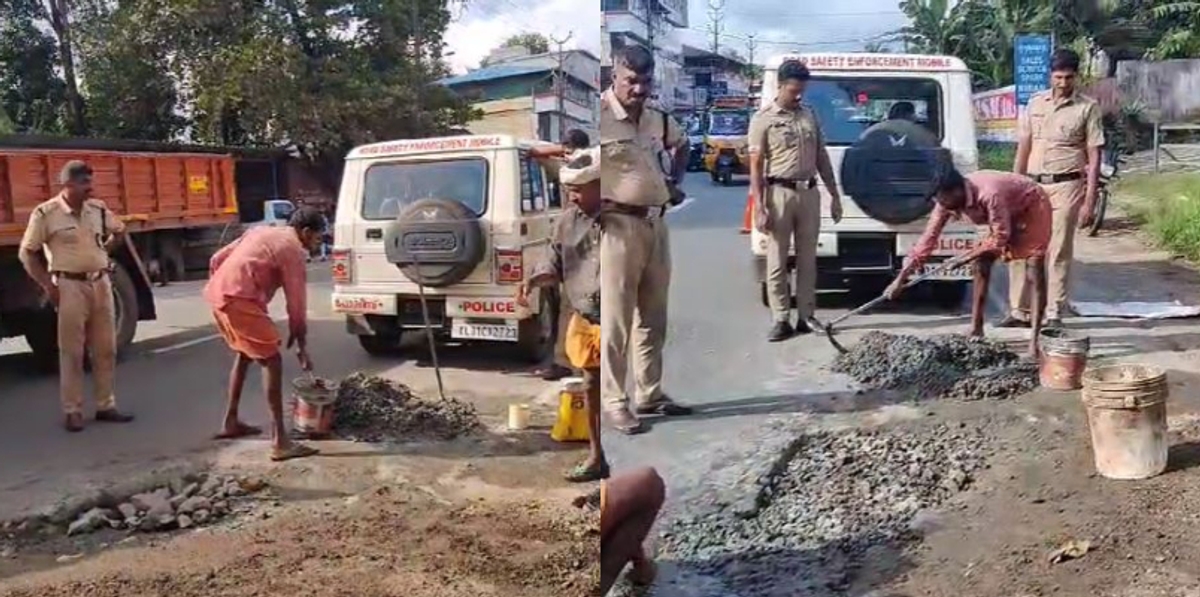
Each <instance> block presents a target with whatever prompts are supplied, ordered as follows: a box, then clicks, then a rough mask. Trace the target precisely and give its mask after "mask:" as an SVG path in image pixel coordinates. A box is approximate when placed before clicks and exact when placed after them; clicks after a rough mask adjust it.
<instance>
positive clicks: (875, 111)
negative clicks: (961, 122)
mask: <svg viewBox="0 0 1200 597" xmlns="http://www.w3.org/2000/svg"><path fill="white" fill-rule="evenodd" d="M899 102H908V103H910V104H912V106H913V108H915V109H916V122H917V124H920V125H922V126H924V127H925V128H927V129H929V130H930V132H932V133H933V134H934V135H935V136H936V137H937V138H938V140H941V138H942V90H941V86H940V85H939V84H938V83H937V81H934V80H932V79H915V78H864V77H844V78H838V77H813V78H812V80H810V81H809V82H808V88H807V89H806V90H805V92H804V103H805V104H808V106H809V107H811V108H812V109H813V111H815V112H816V113H817V119H818V120H819V121H820V123H821V132H822V133H823V134H824V135H825V143H826V144H828V145H850V144H853V143H854V142H855V141H857V140H858V138H859V137H860V136H861V135H862V133H863V131H865V130H867V129H868V128H870V127H871V126H872V125H874V124H878V123H880V122H883V121H884V120H887V117H888V112H889V111H890V110H891V109H892V106H893V105H895V104H897V103H899Z"/></svg>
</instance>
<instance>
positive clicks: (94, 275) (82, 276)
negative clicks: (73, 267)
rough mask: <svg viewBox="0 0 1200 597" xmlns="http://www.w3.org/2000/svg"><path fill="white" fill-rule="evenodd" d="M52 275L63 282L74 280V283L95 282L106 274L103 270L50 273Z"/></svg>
mask: <svg viewBox="0 0 1200 597" xmlns="http://www.w3.org/2000/svg"><path fill="white" fill-rule="evenodd" d="M51 274H52V275H54V276H57V277H59V278H62V279H64V280H75V281H76V282H95V281H96V280H99V279H100V278H103V277H104V276H105V275H106V274H108V272H107V271H105V270H100V271H98V272H51Z"/></svg>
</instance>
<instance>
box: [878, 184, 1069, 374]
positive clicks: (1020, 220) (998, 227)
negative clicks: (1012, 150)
mask: <svg viewBox="0 0 1200 597" xmlns="http://www.w3.org/2000/svg"><path fill="white" fill-rule="evenodd" d="M935 200H936V203H937V205H936V207H934V209H933V213H932V214H931V215H930V216H929V224H928V225H927V226H926V227H925V232H924V233H923V234H922V235H921V238H920V240H918V241H917V244H916V246H914V247H913V248H912V250H911V251H910V252H909V255H908V260H907V261H906V262H905V264H904V268H903V269H901V270H900V275H898V276H896V279H895V281H893V282H892V284H891V285H890V286H888V289H887V291H886V294H887V296H888V297H889V298H892V299H895V298H896V297H897V296H899V295H900V293H901V291H902V290H903V289H904V283H905V281H906V280H908V278H909V276H911V275H912V274H913V273H914V272H916V271H917V270H919V269H920V268H921V266H922V265H923V264H924V263H925V261H926V260H927V259H929V256H930V255H932V254H933V250H934V248H935V247H937V245H938V238H939V237H940V236H941V235H942V229H943V228H945V226H946V222H947V221H949V220H950V218H952V217H953V218H961V217H963V216H965V217H967V218H968V219H969V220H971V222H973V223H975V224H976V225H979V226H984V225H986V226H987V227H988V229H989V234H988V236H987V238H985V239H983V241H982V242H981V243H980V245H979V247H978V248H976V249H975V250H974V251H972V253H971V254H972V255H974V257H975V292H974V296H973V297H972V302H971V335H972V336H982V335H983V304H984V300H985V299H986V298H987V294H988V284H989V283H990V281H991V275H992V264H993V263H995V261H996V258H997V257H1000V258H1002V259H1004V261H1006V262H1021V263H1024V264H1025V275H1026V279H1027V280H1028V282H1029V286H1030V287H1031V288H1033V294H1032V296H1031V298H1032V299H1033V300H1032V306H1033V309H1032V311H1033V313H1032V317H1031V324H1032V327H1033V337H1032V338H1031V339H1030V342H1029V355H1030V357H1031V358H1033V359H1037V356H1038V335H1039V334H1040V333H1041V328H1042V319H1043V316H1044V314H1045V311H1046V269H1045V265H1046V263H1045V261H1046V248H1047V247H1048V246H1049V244H1050V225H1051V209H1050V199H1049V197H1047V196H1046V192H1045V191H1044V190H1042V188H1041V186H1039V185H1038V184H1037V183H1036V182H1034V181H1032V180H1030V179H1028V178H1025V177H1024V176H1020V175H1018V174H1010V173H1007V172H994V171H988V170H984V171H980V172H975V173H973V174H969V175H967V176H966V177H965V178H964V177H963V175H962V174H959V173H958V171H957V170H954V169H951V170H950V171H949V172H947V173H946V175H945V176H944V177H943V178H942V180H941V182H940V183H939V184H938V188H937V195H936V197H935Z"/></svg>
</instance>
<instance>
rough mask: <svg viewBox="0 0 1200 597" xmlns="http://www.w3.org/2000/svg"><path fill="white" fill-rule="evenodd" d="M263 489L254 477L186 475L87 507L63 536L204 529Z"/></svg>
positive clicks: (263, 485)
mask: <svg viewBox="0 0 1200 597" xmlns="http://www.w3.org/2000/svg"><path fill="white" fill-rule="evenodd" d="M266 486H267V484H266V482H265V481H264V480H262V479H261V478H258V477H232V476H227V475H216V474H206V473H202V474H199V475H189V476H186V477H181V478H179V479H176V480H174V481H172V482H171V483H170V484H167V485H164V486H162V487H158V488H156V489H154V490H152V491H147V492H143V493H139V494H137V495H132V496H128V497H127V498H125V499H123V500H120V501H119V503H117V504H116V505H115V506H113V507H111V508H108V507H102V506H98V507H95V508H91V509H89V510H88V511H86V512H83V513H82V514H80V515H79V516H78V517H77V518H75V519H74V521H72V522H71V524H70V525H68V526H67V535H81V534H87V533H92V532H95V531H99V530H101V529H117V530H126V531H130V532H135V531H136V532H143V533H149V532H156V531H170V530H175V529H187V528H191V527H194V526H204V525H207V524H211V523H213V522H216V521H217V520H220V519H221V518H224V517H226V516H228V515H231V514H235V513H237V512H238V509H239V505H238V503H239V502H240V501H241V500H243V499H245V498H246V497H247V496H250V495H251V494H255V493H258V492H260V491H262V490H263V489H265V488H266Z"/></svg>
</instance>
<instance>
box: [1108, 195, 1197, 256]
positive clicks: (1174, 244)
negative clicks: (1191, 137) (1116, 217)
mask: <svg viewBox="0 0 1200 597" xmlns="http://www.w3.org/2000/svg"><path fill="white" fill-rule="evenodd" d="M1113 198H1114V200H1115V202H1116V204H1117V206H1118V207H1120V208H1121V210H1122V211H1124V212H1125V213H1126V214H1127V215H1128V216H1129V217H1130V218H1131V219H1132V220H1133V223H1135V224H1137V225H1138V226H1139V227H1141V229H1142V230H1144V231H1146V233H1147V234H1149V236H1150V238H1151V240H1152V241H1153V242H1154V243H1155V244H1156V245H1157V246H1158V247H1159V248H1161V249H1163V250H1166V251H1170V252H1171V253H1173V254H1175V255H1177V256H1179V257H1183V258H1185V259H1187V260H1189V261H1200V174H1195V173H1173V174H1136V175H1129V176H1125V177H1123V178H1121V180H1120V181H1119V182H1118V183H1117V185H1116V188H1115V189H1114V193H1113Z"/></svg>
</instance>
